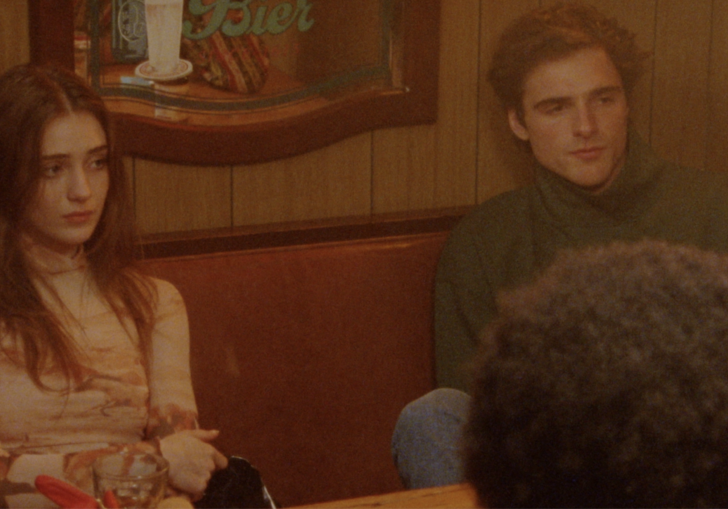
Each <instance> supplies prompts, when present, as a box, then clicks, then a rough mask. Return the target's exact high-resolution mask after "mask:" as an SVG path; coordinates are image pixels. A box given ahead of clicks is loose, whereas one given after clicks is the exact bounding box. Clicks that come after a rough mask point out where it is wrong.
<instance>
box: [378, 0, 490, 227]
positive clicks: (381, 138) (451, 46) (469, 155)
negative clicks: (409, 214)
mask: <svg viewBox="0 0 728 509" xmlns="http://www.w3.org/2000/svg"><path fill="white" fill-rule="evenodd" d="M441 12H442V14H441V18H440V23H441V25H440V34H441V35H440V75H439V100H438V103H439V105H438V121H437V124H436V125H435V126H420V127H414V128H402V129H385V130H380V131H376V132H375V133H374V158H373V159H374V166H373V179H372V188H373V197H372V201H373V211H374V213H388V212H398V211H404V210H418V209H428V208H440V207H454V206H460V205H472V204H473V203H474V200H475V157H476V148H477V141H476V140H477V116H476V115H477V83H478V19H479V7H478V3H477V2H475V1H468V2H447V1H443V2H442V11H441Z"/></svg>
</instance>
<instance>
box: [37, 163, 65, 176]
mask: <svg viewBox="0 0 728 509" xmlns="http://www.w3.org/2000/svg"><path fill="white" fill-rule="evenodd" d="M62 170H63V166H61V165H60V164H50V165H47V166H44V167H43V170H42V174H43V176H44V177H46V178H53V177H55V176H56V175H58V174H59V173H61V171H62Z"/></svg>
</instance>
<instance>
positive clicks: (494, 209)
mask: <svg viewBox="0 0 728 509" xmlns="http://www.w3.org/2000/svg"><path fill="white" fill-rule="evenodd" d="M531 189H532V188H531V187H530V186H528V187H521V188H519V189H515V190H512V191H507V192H505V193H501V194H499V195H496V196H494V197H492V198H489V199H488V200H486V201H484V202H483V203H481V204H479V205H477V206H475V207H474V208H473V209H472V210H471V211H470V212H469V213H468V214H467V215H466V216H465V217H463V219H462V220H461V221H460V223H459V224H458V225H457V226H456V227H455V229H454V230H453V237H459V236H477V237H490V236H502V235H504V234H507V233H509V232H511V233H516V231H517V230H515V229H516V228H518V227H520V226H522V225H525V224H526V223H527V222H528V221H529V217H530V215H529V210H530V207H529V203H528V202H529V195H530V193H531Z"/></svg>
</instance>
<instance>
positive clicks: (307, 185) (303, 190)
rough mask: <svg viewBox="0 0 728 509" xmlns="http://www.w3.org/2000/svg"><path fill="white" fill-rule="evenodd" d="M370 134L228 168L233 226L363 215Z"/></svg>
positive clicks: (368, 194) (367, 205)
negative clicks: (285, 156) (274, 159)
mask: <svg viewBox="0 0 728 509" xmlns="http://www.w3.org/2000/svg"><path fill="white" fill-rule="evenodd" d="M371 139H372V135H371V133H365V134H361V135H359V136H354V137H352V138H348V139H346V140H344V141H342V142H339V143H337V144H335V145H332V146H330V147H326V148H323V149H320V150H317V151H314V152H310V153H308V154H303V155H300V156H296V157H292V158H290V159H284V160H280V161H274V162H271V163H263V164H257V165H250V166H236V167H234V168H233V223H234V226H243V225H253V224H265V223H277V222H288V221H307V220H315V219H325V218H337V217H346V216H361V215H368V214H370V212H371V146H372V141H371Z"/></svg>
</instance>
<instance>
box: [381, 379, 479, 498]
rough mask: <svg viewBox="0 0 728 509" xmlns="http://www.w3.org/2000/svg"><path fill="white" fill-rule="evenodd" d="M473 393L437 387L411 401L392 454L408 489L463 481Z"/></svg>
mask: <svg viewBox="0 0 728 509" xmlns="http://www.w3.org/2000/svg"><path fill="white" fill-rule="evenodd" d="M469 408H470V396H468V395H467V394H465V393H464V392H462V391H458V390H455V389H436V390H434V391H432V392H429V393H427V394H425V395H424V396H422V397H421V398H419V399H416V400H415V401H413V402H411V403H409V404H408V405H407V406H406V407H405V408H404V410H402V413H400V415H399V419H398V420H397V425H396V426H395V428H394V435H393V436H392V457H393V459H394V464H395V465H396V467H397V470H398V471H399V476H400V477H401V479H402V482H403V483H404V485H405V487H406V488H408V489H409V488H413V489H414V488H429V487H432V486H445V485H448V484H458V483H461V482H463V472H462V459H461V449H462V447H461V437H462V428H463V426H464V424H465V421H466V420H467V417H468V411H469Z"/></svg>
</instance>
